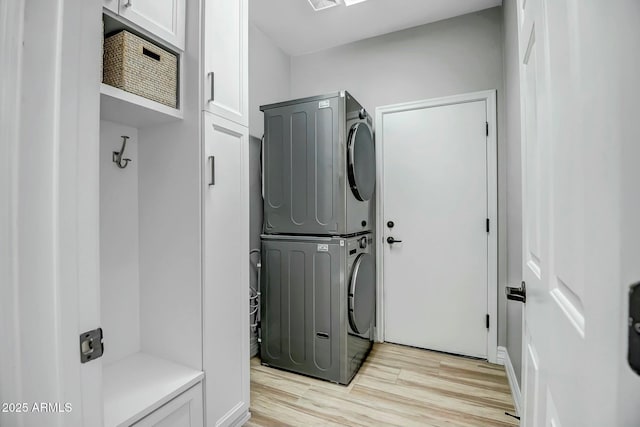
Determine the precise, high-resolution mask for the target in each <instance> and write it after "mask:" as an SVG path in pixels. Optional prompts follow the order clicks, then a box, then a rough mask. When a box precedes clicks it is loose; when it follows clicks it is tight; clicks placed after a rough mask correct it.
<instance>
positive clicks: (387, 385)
mask: <svg viewBox="0 0 640 427" xmlns="http://www.w3.org/2000/svg"><path fill="white" fill-rule="evenodd" d="M505 411H508V412H510V413H512V414H513V413H515V411H514V407H513V400H512V398H511V392H510V390H509V384H508V381H507V377H506V375H505V372H504V369H503V367H502V366H497V365H492V364H489V363H487V362H484V361H480V360H474V359H467V358H463V357H457V356H452V355H448V354H442V353H437V352H432V351H426V350H419V349H415V348H412V347H404V346H399V345H395V344H388V343H385V344H376V345H375V346H374V348H373V350H372V352H371V354H370V355H369V357H368V359H367V361H366V362H365V363H364V365H363V366H362V368H361V369H360V371H359V372H358V374H357V375H356V377H355V378H354V379H353V381H351V384H350V385H349V386H348V387H345V386H341V385H337V384H333V383H329V382H326V381H320V380H315V379H312V378H308V377H304V376H300V375H296V374H292V373H289V372H285V371H281V370H278V369H274V368H268V367H265V366H261V365H260V361H259V359H258V358H254V359H252V361H251V413H252V418H251V420H250V421H249V422H248V423H247V424H245V425H246V426H247V427H271V426H278V427H280V426H337V425H340V426H403V427H404V426H424V427H428V426H438V427H440V426H447V427H452V426H461V427H462V426H472V427H491V426H517V425H518V421H517V420H516V419H515V418H512V417H509V416H507V415H505Z"/></svg>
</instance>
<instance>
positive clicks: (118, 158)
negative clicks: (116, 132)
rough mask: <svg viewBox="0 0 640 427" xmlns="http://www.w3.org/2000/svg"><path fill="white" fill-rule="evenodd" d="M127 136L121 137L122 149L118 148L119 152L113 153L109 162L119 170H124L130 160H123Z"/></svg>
mask: <svg viewBox="0 0 640 427" xmlns="http://www.w3.org/2000/svg"><path fill="white" fill-rule="evenodd" d="M128 139H129V137H128V136H124V135H123V136H122V147H120V151H114V152H113V155H112V158H111V160H112V161H113V163H115V164H116V165H117V166H118V167H119V168H120V169H124V168H126V167H127V165H128V164H129V162H130V161H131V159H123V158H122V156H123V155H124V149H125V148H126V147H127V140H128Z"/></svg>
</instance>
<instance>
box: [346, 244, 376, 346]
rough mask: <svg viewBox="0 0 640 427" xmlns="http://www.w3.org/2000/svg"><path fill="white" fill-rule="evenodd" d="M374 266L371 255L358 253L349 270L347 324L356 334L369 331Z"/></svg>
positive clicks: (371, 319) (372, 303)
mask: <svg viewBox="0 0 640 427" xmlns="http://www.w3.org/2000/svg"><path fill="white" fill-rule="evenodd" d="M375 275H376V267H375V263H374V259H373V256H371V255H369V254H360V255H359V256H358V258H356V262H355V263H354V264H353V269H352V270H351V281H350V283H349V324H350V325H351V329H353V331H354V332H356V333H358V334H365V333H367V332H368V331H369V327H370V326H371V322H372V321H373V315H374V312H375V301H376V286H375V277H376V276H375Z"/></svg>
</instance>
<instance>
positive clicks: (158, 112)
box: [100, 83, 183, 128]
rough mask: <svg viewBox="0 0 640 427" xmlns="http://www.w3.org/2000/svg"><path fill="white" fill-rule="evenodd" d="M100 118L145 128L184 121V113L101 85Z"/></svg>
mask: <svg viewBox="0 0 640 427" xmlns="http://www.w3.org/2000/svg"><path fill="white" fill-rule="evenodd" d="M100 118H101V119H102V120H108V121H111V122H116V123H120V124H124V125H129V126H133V127H136V128H143V127H146V126H152V125H157V124H160V123H167V122H173V121H176V120H182V118H183V115H182V111H181V110H178V109H176V108H171V107H168V106H166V105H163V104H160V103H159V102H155V101H152V100H150V99H147V98H143V97H142V96H138V95H135V94H133V93H129V92H126V91H124V90H122V89H118V88H116V87H113V86H109V85H107V84H104V83H101V84H100Z"/></svg>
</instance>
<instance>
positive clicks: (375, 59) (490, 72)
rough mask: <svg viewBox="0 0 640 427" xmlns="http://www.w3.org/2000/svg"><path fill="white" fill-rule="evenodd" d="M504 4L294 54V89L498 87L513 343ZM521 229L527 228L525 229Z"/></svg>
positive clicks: (412, 94) (411, 97) (405, 97)
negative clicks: (320, 49)
mask: <svg viewBox="0 0 640 427" xmlns="http://www.w3.org/2000/svg"><path fill="white" fill-rule="evenodd" d="M502 45H503V40H502V10H501V8H493V9H487V10H484V11H481V12H477V13H472V14H468V15H464V16H460V17H456V18H453V19H448V20H445V21H440V22H436V23H432V24H427V25H423V26H420V27H416V28H411V29H408V30H404V31H399V32H395V33H391V34H386V35H383V36H379V37H374V38H371V39H367V40H363V41H359V42H355V43H351V44H348V45H344V46H340V47H336V48H333V49H328V50H325V51H322V52H317V53H313V54H309V55H303V56H298V57H293V58H291V95H292V97H296V98H297V97H302V96H310V95H317V94H321V93H325V92H332V91H336V90H340V89H347V90H349V91H350V92H351V93H352V94H353V95H354V96H355V97H356V98H357V99H358V100H359V101H360V102H361V103H363V105H365V106H366V108H367V109H368V110H369V111H371V112H373V111H374V110H375V108H376V107H378V106H382V105H388V104H395V103H400V102H407V101H416V100H420V99H429V98H435V97H440V96H447V95H455V94H461V93H466V92H474V91H478V90H485V89H496V90H497V91H498V128H499V130H498V134H499V139H498V185H499V191H498V199H499V201H498V204H499V207H498V216H499V222H500V224H499V230H498V232H499V248H500V249H499V261H498V262H499V273H498V280H499V291H498V295H499V298H500V299H499V304H498V318H499V319H498V322H499V328H498V342H499V345H503V346H504V345H505V344H506V341H507V338H506V336H507V330H506V323H505V322H504V321H503V319H505V316H506V301H505V298H504V292H503V291H502V288H503V287H504V286H505V285H506V284H507V220H506V212H507V185H506V182H507V166H506V165H507V151H506V144H505V140H504V139H503V138H502V135H504V126H503V123H504V121H505V120H504V117H505V115H504V96H503V92H504V85H503V79H502V72H503V67H502V63H503V61H502ZM518 233H519V232H518Z"/></svg>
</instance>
